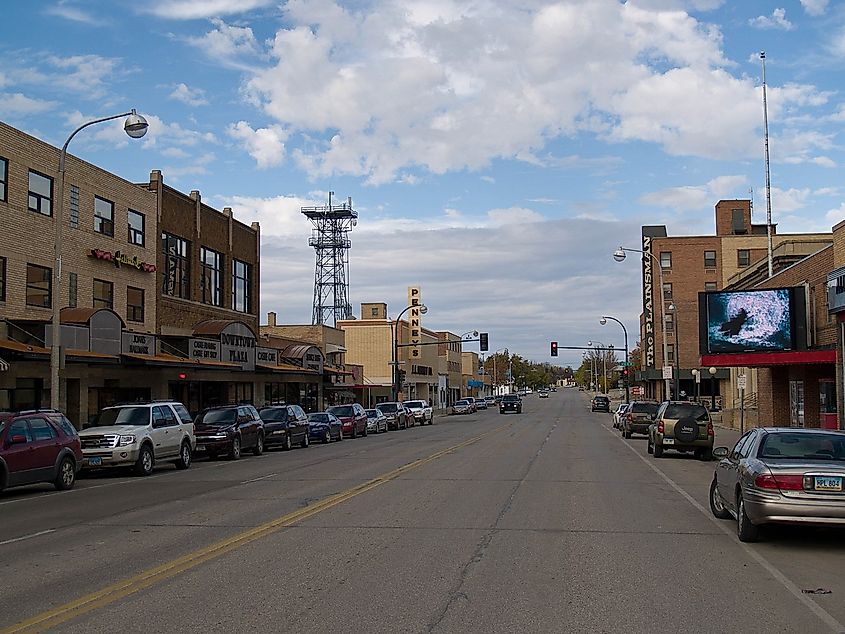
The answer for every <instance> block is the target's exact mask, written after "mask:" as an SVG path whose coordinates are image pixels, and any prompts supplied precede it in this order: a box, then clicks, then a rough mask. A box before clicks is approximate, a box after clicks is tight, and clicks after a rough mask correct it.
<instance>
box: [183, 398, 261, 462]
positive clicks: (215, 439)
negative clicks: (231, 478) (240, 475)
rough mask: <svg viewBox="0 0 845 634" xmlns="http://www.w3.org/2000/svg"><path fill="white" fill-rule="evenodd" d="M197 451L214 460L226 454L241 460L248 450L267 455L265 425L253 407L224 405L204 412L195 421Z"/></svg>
mask: <svg viewBox="0 0 845 634" xmlns="http://www.w3.org/2000/svg"><path fill="white" fill-rule="evenodd" d="M194 429H195V430H196V435H197V449H201V450H204V451H205V452H206V453H207V454H208V455H209V456H210V457H211V458H215V457H217V456H218V455H219V454H225V455H226V456H228V457H229V459H230V460H238V459H239V458H240V457H241V452H242V450H244V449H251V450H252V453H253V454H255V455H256V456H260V455H261V454H262V453H264V422H263V421H262V420H261V416H259V415H258V411H257V410H256V409H255V408H254V407H253V406H252V405H220V406H218V407H209V408H208V409H205V410H203V412H202V413H200V414H199V415H198V416H197V417H196V419H195V420H194Z"/></svg>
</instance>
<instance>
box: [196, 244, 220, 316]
mask: <svg viewBox="0 0 845 634" xmlns="http://www.w3.org/2000/svg"><path fill="white" fill-rule="evenodd" d="M200 267H201V269H202V273H201V274H202V278H201V279H200V290H201V291H202V303H203V304H211V305H212V306H222V305H223V254H222V253H218V252H217V251H215V250H213V249H209V248H207V247H201V248H200Z"/></svg>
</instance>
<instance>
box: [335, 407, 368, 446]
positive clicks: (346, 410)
mask: <svg viewBox="0 0 845 634" xmlns="http://www.w3.org/2000/svg"><path fill="white" fill-rule="evenodd" d="M327 411H328V412H330V413H331V414H334V415H335V416H337V417H338V418H339V419H340V422H341V423H342V424H343V435H344V436H349V437H350V438H357V437H358V436H359V435H361V436H366V435H367V412H366V411H364V408H363V406H362V405H361V404H360V403H350V404H348V405H332V406H331V407H330V408H329V409H328V410H327Z"/></svg>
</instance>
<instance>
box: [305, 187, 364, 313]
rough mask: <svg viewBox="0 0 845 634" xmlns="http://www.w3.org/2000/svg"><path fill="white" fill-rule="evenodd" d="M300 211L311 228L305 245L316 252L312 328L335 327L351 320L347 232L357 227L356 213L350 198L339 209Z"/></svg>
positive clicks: (331, 206) (331, 207) (321, 208)
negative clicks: (320, 326) (321, 326)
mask: <svg viewBox="0 0 845 634" xmlns="http://www.w3.org/2000/svg"><path fill="white" fill-rule="evenodd" d="M332 196H334V192H329V204H328V205H325V206H324V207H302V208H301V211H302V213H303V214H304V215H305V217H306V218H308V219H309V220H310V221H311V224H313V225H314V228H313V229H312V231H311V237H310V238H309V239H308V245H309V246H312V247H314V249H315V251H316V252H317V264H316V266H315V268H314V309H313V312H312V314H311V323H312V324H328V323H331V325H332V326H336V325H337V320H338V319H349V318H351V317H352V304H350V303H349V249H350V247H351V246H352V243H351V242H350V241H349V232H350V231H352V227H354V226H355V225H357V224H358V212H357V211H355V210H354V209H352V198H351V197H350V198H347V199H346V202H345V203H343V204H342V205H333V204H332Z"/></svg>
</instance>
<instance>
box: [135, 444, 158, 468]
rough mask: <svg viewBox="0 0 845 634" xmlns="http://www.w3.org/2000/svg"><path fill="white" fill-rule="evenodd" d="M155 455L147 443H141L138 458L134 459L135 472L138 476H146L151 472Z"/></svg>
mask: <svg viewBox="0 0 845 634" xmlns="http://www.w3.org/2000/svg"><path fill="white" fill-rule="evenodd" d="M153 466H155V457H154V456H153V450H152V449H150V446H149V445H142V446H141V452H140V453H139V454H138V460H136V461H135V473H136V474H137V475H139V476H148V475H150V474H151V473H152V472H153Z"/></svg>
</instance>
